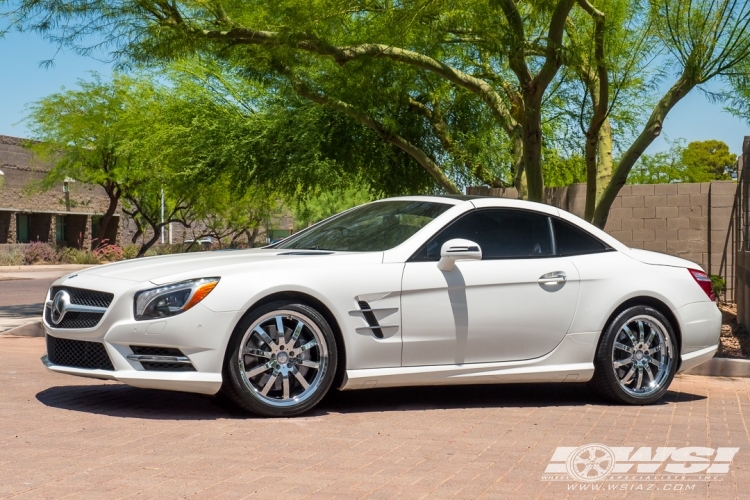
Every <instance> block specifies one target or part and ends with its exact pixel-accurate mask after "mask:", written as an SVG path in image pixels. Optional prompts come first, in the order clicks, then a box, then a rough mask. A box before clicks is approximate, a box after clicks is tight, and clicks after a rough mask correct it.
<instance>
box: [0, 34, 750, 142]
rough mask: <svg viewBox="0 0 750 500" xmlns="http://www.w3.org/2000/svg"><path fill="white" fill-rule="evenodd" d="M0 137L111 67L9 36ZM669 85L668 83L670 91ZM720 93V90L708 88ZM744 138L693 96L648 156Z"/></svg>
mask: <svg viewBox="0 0 750 500" xmlns="http://www.w3.org/2000/svg"><path fill="white" fill-rule="evenodd" d="M51 58H54V60H55V65H54V67H52V68H43V67H40V62H42V61H44V60H47V59H51ZM0 64H2V68H3V70H4V71H3V73H2V76H0V135H11V136H15V137H28V135H29V132H28V129H27V127H26V125H25V124H24V123H23V118H24V116H25V115H26V112H27V111H26V107H25V105H26V104H28V103H30V102H33V101H36V100H38V99H41V98H42V97H44V96H46V95H49V94H51V93H54V92H57V91H59V90H60V89H61V88H62V87H67V88H72V87H74V86H75V83H76V81H77V80H79V79H87V78H89V72H91V71H96V72H98V73H100V74H102V75H104V76H106V75H109V74H111V73H112V66H111V64H107V63H106V62H102V61H99V60H96V59H94V58H90V57H82V56H78V55H76V54H74V53H66V52H57V48H56V47H55V46H53V45H51V44H50V43H48V42H46V41H44V40H43V39H42V38H41V37H40V36H39V35H36V34H21V33H9V34H8V35H7V36H6V37H5V38H4V39H2V40H0ZM668 84H669V82H667V85H668ZM709 89H710V90H717V89H718V87H717V86H715V85H714V86H710V87H709ZM745 135H748V136H750V125H748V123H747V122H746V121H742V120H740V119H738V118H736V117H734V116H733V115H731V114H730V113H728V112H727V111H725V110H724V109H723V106H722V105H721V104H714V103H711V102H709V101H708V100H707V99H706V98H705V97H704V95H703V93H702V92H700V91H698V90H694V91H693V92H691V93H689V94H688V95H687V96H686V97H685V98H684V99H683V100H682V101H680V102H679V103H678V104H677V106H676V107H675V108H674V109H672V111H671V112H670V113H669V115H667V119H666V121H665V123H664V131H663V134H662V137H659V138H657V139H656V141H654V143H653V144H652V145H651V146H650V147H649V148H648V150H647V151H646V152H647V153H651V154H652V153H655V152H658V151H663V150H666V149H668V147H669V144H668V143H667V142H666V141H665V136H666V137H667V138H669V140H676V139H679V138H683V139H686V140H687V142H691V141H702V140H708V139H718V140H721V141H724V142H725V143H727V144H728V145H729V149H730V151H732V152H733V153H735V154H740V153H741V151H742V141H743V137H744V136H745Z"/></svg>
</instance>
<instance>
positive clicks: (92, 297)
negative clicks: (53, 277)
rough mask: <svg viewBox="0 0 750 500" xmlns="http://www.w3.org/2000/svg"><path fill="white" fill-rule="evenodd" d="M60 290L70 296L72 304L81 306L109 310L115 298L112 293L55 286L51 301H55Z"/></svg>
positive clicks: (51, 293)
mask: <svg viewBox="0 0 750 500" xmlns="http://www.w3.org/2000/svg"><path fill="white" fill-rule="evenodd" d="M60 290H65V291H66V292H68V294H70V302H72V303H73V304H78V305H81V306H94V307H104V308H107V307H109V305H110V304H111V303H112V299H113V298H114V297H115V296H114V294H112V293H107V292H98V291H96V290H84V289H83V288H73V287H69V286H53V287H52V289H51V290H50V292H49V297H50V299H54V298H55V294H57V292H59V291H60Z"/></svg>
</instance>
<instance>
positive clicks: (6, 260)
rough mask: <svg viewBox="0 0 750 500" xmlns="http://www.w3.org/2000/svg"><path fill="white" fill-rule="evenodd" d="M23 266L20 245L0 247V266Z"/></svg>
mask: <svg viewBox="0 0 750 500" xmlns="http://www.w3.org/2000/svg"><path fill="white" fill-rule="evenodd" d="M23 264H24V259H23V247H22V246H21V245H0V266H22V265H23Z"/></svg>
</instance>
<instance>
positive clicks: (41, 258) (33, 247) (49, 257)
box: [23, 241, 58, 264]
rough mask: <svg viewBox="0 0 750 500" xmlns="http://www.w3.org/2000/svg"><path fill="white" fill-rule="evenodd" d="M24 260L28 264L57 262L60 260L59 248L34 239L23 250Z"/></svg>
mask: <svg viewBox="0 0 750 500" xmlns="http://www.w3.org/2000/svg"><path fill="white" fill-rule="evenodd" d="M23 260H24V262H25V263H26V264H41V263H47V264H55V263H57V261H58V258H57V250H56V249H55V247H53V246H52V245H49V244H47V243H42V242H41V241H32V242H31V243H29V244H28V245H26V248H25V249H24V251H23Z"/></svg>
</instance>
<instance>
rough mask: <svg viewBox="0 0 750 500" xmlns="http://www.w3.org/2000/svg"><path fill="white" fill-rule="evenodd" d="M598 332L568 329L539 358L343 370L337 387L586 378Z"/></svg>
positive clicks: (559, 380)
mask: <svg viewBox="0 0 750 500" xmlns="http://www.w3.org/2000/svg"><path fill="white" fill-rule="evenodd" d="M599 333H600V332H587V333H571V334H568V335H566V336H565V338H564V339H563V340H562V342H560V344H559V345H558V346H557V347H556V348H555V349H554V350H553V351H552V352H550V353H548V354H545V355H544V356H542V357H540V358H535V359H528V360H523V361H504V362H499V363H470V364H462V365H437V366H404V367H397V368H371V369H364V370H347V371H346V375H347V377H346V382H345V383H344V385H343V387H342V388H341V390H353V389H371V388H374V387H405V386H419V385H422V386H424V385H459V384H503V383H521V382H587V381H589V380H591V377H593V375H594V362H593V360H594V351H595V350H596V344H597V340H598V338H599Z"/></svg>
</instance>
